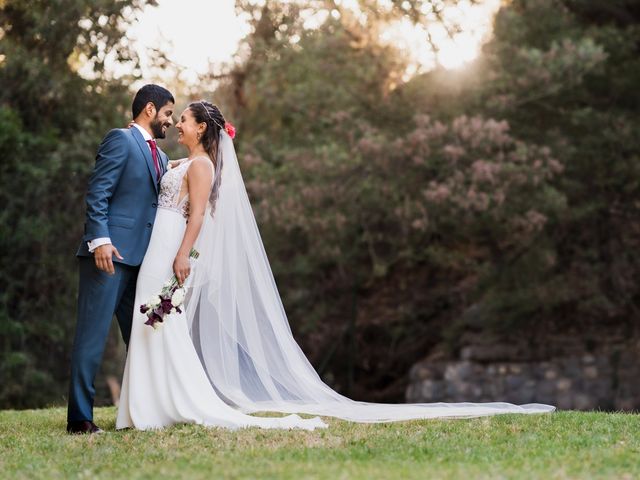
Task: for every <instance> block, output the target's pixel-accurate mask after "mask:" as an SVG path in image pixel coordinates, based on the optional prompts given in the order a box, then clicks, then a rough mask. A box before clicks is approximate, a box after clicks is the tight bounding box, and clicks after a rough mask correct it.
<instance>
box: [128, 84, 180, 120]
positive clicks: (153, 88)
mask: <svg viewBox="0 0 640 480" xmlns="http://www.w3.org/2000/svg"><path fill="white" fill-rule="evenodd" d="M149 102H151V103H153V105H154V106H155V107H156V110H160V109H161V108H162V107H164V106H165V105H166V104H167V103H169V102H171V103H176V101H175V100H174V99H173V95H171V92H170V91H169V90H167V89H166V88H164V87H161V86H160V85H154V84H153V83H150V84H148V85H145V86H144V87H142V88H141V89H140V90H138V92H137V93H136V96H135V97H134V98H133V104H132V105H131V113H132V114H133V118H137V117H138V115H140V112H142V109H143V108H144V107H145V105H146V104H147V103H149Z"/></svg>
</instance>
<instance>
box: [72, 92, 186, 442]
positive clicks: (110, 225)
mask: <svg viewBox="0 0 640 480" xmlns="http://www.w3.org/2000/svg"><path fill="white" fill-rule="evenodd" d="M174 103H175V100H174V99H173V95H171V93H170V92H169V91H168V90H166V89H165V88H162V87H160V86H158V85H145V86H144V87H142V88H141V89H140V90H139V91H138V92H137V93H136V96H135V98H134V100H133V104H132V108H131V109H132V114H133V119H134V122H135V123H134V124H133V126H132V127H131V128H128V129H114V130H111V131H110V132H109V133H108V134H107V135H106V137H104V139H103V141H102V143H101V144H100V147H99V148H98V154H97V156H96V163H95V168H94V170H93V173H92V175H91V178H90V179H89V188H88V191H87V197H86V203H87V213H86V222H85V224H84V236H83V238H82V242H81V244H80V248H79V249H78V252H77V254H76V255H77V257H78V263H79V269H80V288H79V291H78V320H77V325H76V334H75V338H74V342H73V351H72V354H71V383H70V386H69V408H68V414H67V432H69V433H99V432H101V431H102V430H100V429H99V428H98V427H97V426H96V425H95V424H94V423H93V397H94V395H95V387H94V380H95V376H96V373H97V371H98V367H99V365H100V362H101V360H102V354H103V352H104V347H105V343H106V340H107V335H108V333H109V328H110V326H111V320H112V318H113V315H114V313H115V315H116V317H117V319H118V324H119V325H120V331H121V333H122V338H123V339H124V341H125V344H126V345H127V348H128V346H129V337H130V335H131V321H132V316H133V310H134V308H135V305H134V304H133V303H134V299H135V289H136V280H137V277H138V270H139V269H140V264H141V263H142V259H143V257H144V254H145V251H146V250H147V246H148V245H149V239H150V238H151V230H152V228H153V222H154V219H155V216H156V208H157V206H158V205H157V202H158V192H159V188H160V187H159V184H160V178H161V177H162V175H163V173H164V172H165V171H166V170H167V164H168V158H167V156H166V155H165V154H164V152H162V151H161V150H160V149H159V148H158V146H157V145H156V142H155V139H156V138H164V137H165V132H166V130H167V128H169V127H170V126H171V125H172V124H173V120H172V115H173V109H174Z"/></svg>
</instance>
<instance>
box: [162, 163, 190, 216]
mask: <svg viewBox="0 0 640 480" xmlns="http://www.w3.org/2000/svg"><path fill="white" fill-rule="evenodd" d="M192 161H193V160H185V161H184V162H182V163H181V164H180V165H178V166H176V167H173V168H171V169H170V170H169V171H168V172H167V173H165V174H164V175H163V176H162V178H161V179H160V194H159V195H158V207H161V208H168V209H170V210H175V211H177V212H178V213H180V214H181V215H182V216H183V217H184V218H188V217H189V192H188V191H187V193H186V194H185V195H184V196H183V197H182V198H180V190H181V189H182V180H183V178H184V176H185V174H186V173H187V170H188V169H189V164H191V162H192Z"/></svg>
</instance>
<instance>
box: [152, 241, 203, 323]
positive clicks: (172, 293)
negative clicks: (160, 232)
mask: <svg viewBox="0 0 640 480" xmlns="http://www.w3.org/2000/svg"><path fill="white" fill-rule="evenodd" d="M199 256H200V253H198V251H197V250H195V249H193V248H192V249H191V252H189V258H193V259H196V258H198V257H199ZM185 293H186V292H185V289H184V287H181V286H180V285H178V279H177V278H176V276H175V275H173V276H172V277H171V278H170V279H169V280H167V281H166V282H165V284H164V285H163V286H162V290H160V293H159V294H157V295H154V296H153V297H151V300H149V301H148V302H147V303H145V304H143V305H140V313H145V314H146V315H147V321H146V322H144V324H145V325H149V326H150V327H153V328H158V327H159V326H160V325H159V324H160V323H162V322H163V321H164V317H165V316H166V315H169V314H170V313H182V310H180V307H181V306H182V304H183V303H184V296H185Z"/></svg>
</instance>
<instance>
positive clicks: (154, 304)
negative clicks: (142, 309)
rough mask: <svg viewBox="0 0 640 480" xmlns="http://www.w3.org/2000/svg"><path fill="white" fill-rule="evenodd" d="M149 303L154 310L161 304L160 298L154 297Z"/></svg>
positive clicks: (158, 296)
mask: <svg viewBox="0 0 640 480" xmlns="http://www.w3.org/2000/svg"><path fill="white" fill-rule="evenodd" d="M149 303H150V304H151V306H152V307H153V308H155V307H157V306H158V305H160V304H161V303H162V299H161V298H160V295H154V296H153V297H152V298H151V301H150V302H149Z"/></svg>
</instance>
